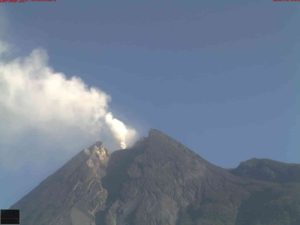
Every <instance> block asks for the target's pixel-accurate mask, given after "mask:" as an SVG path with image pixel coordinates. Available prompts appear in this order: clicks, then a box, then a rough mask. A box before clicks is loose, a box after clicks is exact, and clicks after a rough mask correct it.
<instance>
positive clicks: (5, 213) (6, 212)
mask: <svg viewBox="0 0 300 225" xmlns="http://www.w3.org/2000/svg"><path fill="white" fill-rule="evenodd" d="M1 224H20V211H19V210H18V209H2V210H1Z"/></svg>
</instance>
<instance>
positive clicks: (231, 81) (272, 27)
mask: <svg viewBox="0 0 300 225" xmlns="http://www.w3.org/2000/svg"><path fill="white" fill-rule="evenodd" d="M0 7H1V8H0V14H1V16H0V18H1V21H2V22H1V21H0V27H1V26H2V27H3V28H2V31H0V35H1V36H2V38H3V39H5V40H6V41H7V42H9V43H13V44H14V45H15V47H14V48H13V51H12V52H13V53H11V54H13V55H14V56H27V55H29V54H30V52H31V51H32V50H33V49H36V48H43V49H45V50H46V51H47V53H48V57H49V65H50V66H51V67H52V68H54V69H55V71H58V72H62V73H64V74H66V76H67V77H71V76H73V75H76V76H78V77H80V78H81V79H82V80H83V81H84V82H85V83H86V84H87V85H90V86H94V87H98V88H100V89H101V90H103V91H104V92H105V93H108V94H109V95H110V96H111V97H112V102H111V110H112V112H113V113H114V114H115V115H116V116H117V117H118V118H120V119H121V120H123V121H124V122H125V123H126V124H129V125H130V126H132V127H134V128H135V129H137V130H138V131H139V132H140V134H141V135H146V133H147V131H148V129H149V128H151V127H153V128H157V129H160V130H162V131H163V132H165V133H167V134H169V135H170V136H172V137H174V138H176V139H178V140H179V141H181V142H182V143H183V144H185V145H187V146H188V147H190V148H191V149H192V150H194V151H196V152H198V153H199V154H200V155H201V156H202V157H204V158H206V159H207V160H209V161H211V162H213V163H215V164H218V165H220V166H223V167H235V166H237V165H238V163H239V162H240V161H243V160H246V159H249V158H253V157H257V158H271V159H275V160H281V161H286V162H296V163H300V151H299V144H300V141H299V140H300V138H298V136H299V133H300V120H299V119H300V118H299V113H300V103H299V101H300V99H299V98H300V90H299V85H300V74H299V72H300V71H299V59H300V57H299V56H300V29H299V21H300V8H299V7H300V5H299V3H296V2H287V3H283V2H272V0H261V1H255V0H254V1H240V0H239V1H221V0H220V1H161V0H160V1H110V2H109V3H107V2H103V1H79V0H72V1H71V0H64V1H60V0H57V1H56V2H55V3H23V4H12V3H11V4H9V3H7V4H1V5H0ZM4 20H5V21H4ZM0 76H1V74H0ZM0 95H1V93H0ZM78 104H80V103H78ZM37 135H38V134H34V133H32V134H31V133H28V134H27V135H26V137H25V136H22V139H20V140H19V139H16V143H14V144H15V145H18V146H23V145H24V151H26V150H25V149H28V148H41V147H43V148H44V147H45V146H46V147H45V148H49V149H50V148H58V147H59V146H60V145H56V144H55V143H50V144H49V143H46V144H45V143H44V142H42V141H41V140H43V139H39V144H38V145H36V142H35V141H34V140H35V139H36V136H37ZM67 139H68V142H66V143H70V142H72V140H71V139H72V137H70V136H68V137H67ZM73 143H75V145H74V146H77V145H76V144H77V142H76V141H75V142H73ZM83 143H84V142H78V149H76V151H78V150H80V148H81V147H82V146H81V145H82V144H83ZM90 144H92V143H90ZM11 146H13V145H11ZM74 146H72V148H75V147H74ZM66 159H67V156H66V155H64V156H62V157H61V158H60V160H58V161H57V164H55V163H54V164H53V163H51V164H50V163H49V162H48V163H47V161H44V162H42V164H43V165H44V168H45V170H44V171H40V170H39V171H35V170H33V169H34V167H30V165H29V166H25V167H23V168H22V171H20V170H17V171H14V172H11V171H10V172H9V171H6V170H4V172H0V182H1V185H2V183H3V182H4V180H5V179H7V182H6V184H4V185H3V186H2V187H1V193H0V207H8V206H9V205H10V204H11V203H13V201H15V200H16V199H18V198H19V197H20V196H22V195H23V194H24V193H26V192H27V191H28V190H30V189H31V188H32V187H33V186H35V185H36V184H37V183H38V182H39V181H40V180H41V179H42V177H44V176H45V175H47V173H49V171H53V170H55V169H56V166H57V165H60V163H62V162H63V161H65V160H66ZM33 171H34V172H33ZM9 176H10V178H9ZM28 176H30V179H29V180H28ZM20 177H22V179H20ZM18 179H20V180H18ZM3 199H4V200H3Z"/></svg>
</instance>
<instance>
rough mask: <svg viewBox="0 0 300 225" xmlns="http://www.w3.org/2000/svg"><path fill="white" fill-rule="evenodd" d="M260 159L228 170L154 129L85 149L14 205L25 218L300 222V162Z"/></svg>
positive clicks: (128, 224) (153, 224)
mask: <svg viewBox="0 0 300 225" xmlns="http://www.w3.org/2000/svg"><path fill="white" fill-rule="evenodd" d="M262 164H264V165H265V166H259V165H260V163H259V162H254V163H253V162H250V163H249V162H246V163H244V164H243V163H242V164H241V165H240V166H239V167H238V168H236V169H234V170H231V171H229V170H226V169H223V168H220V167H217V166H215V165H213V164H211V163H209V162H208V161H206V160H204V159H203V158H201V157H200V156H198V155H197V154H195V153H194V152H192V151H190V150H189V149H188V148H186V147H185V146H183V145H182V144H180V143H179V142H177V141H175V140H173V139H172V138H170V137H168V136H167V135H165V134H163V133H161V132H160V131H158V130H151V131H150V132H149V136H148V137H146V138H144V139H142V140H140V141H139V142H137V143H136V144H135V145H134V146H133V147H132V148H130V149H127V150H120V151H116V152H114V153H112V154H111V155H110V156H108V154H107V151H106V150H105V149H104V148H102V145H101V143H98V144H96V145H94V146H92V147H90V148H89V151H87V150H86V151H83V152H81V153H80V154H79V155H77V156H75V157H74V158H73V159H72V160H71V161H70V162H68V163H67V164H66V165H65V166H64V167H63V168H61V169H60V170H59V171H58V172H56V173H55V174H53V175H52V176H50V177H49V178H47V179H46V180H45V181H44V182H43V183H41V184H40V185H39V186H38V187H37V188H36V189H34V190H33V191H32V192H31V193H29V194H28V195H27V196H25V197H24V198H23V199H22V200H20V201H19V202H18V203H17V204H16V205H14V207H17V208H21V211H22V215H23V223H22V224H23V225H33V224H39V225H43V224H44V225H50V224H51V225H52V224H53V225H54V224H58V225H60V224H66V225H69V224H72V225H79V224H80V225H91V224H96V225H259V224H261V225H299V224H300V183H299V180H298V175H299V174H298V173H297V168H298V167H297V165H292V167H293V169H292V172H291V170H290V169H289V168H290V167H289V165H286V164H280V163H279V164H278V163H277V162H273V161H271V162H269V161H267V163H266V162H265V161H263V163H262ZM265 167H267V168H268V169H269V170H271V171H273V172H272V173H269V172H266V170H265V169H264V168H265ZM295 168H296V169H295ZM273 173H274V174H275V175H276V176H274V175H272V174H273ZM270 174H271V175H270ZM297 174H298V175H297ZM286 176H289V178H287V177H286ZM254 178H255V179H254ZM270 181H271V182H270ZM283 181H284V182H283ZM285 181H287V182H285ZM33 212H34V213H33Z"/></svg>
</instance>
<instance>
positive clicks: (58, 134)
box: [0, 42, 137, 167]
mask: <svg viewBox="0 0 300 225" xmlns="http://www.w3.org/2000/svg"><path fill="white" fill-rule="evenodd" d="M5 50H7V48H6V47H5V46H4V45H3V43H2V47H1V42H0V51H2V53H3V52H4V51H5ZM110 100H111V97H110V96H109V95H108V94H106V93H105V92H103V91H101V90H100V89H98V88H95V87H88V86H87V85H86V84H85V83H84V82H83V80H81V79H80V78H79V77H76V76H72V77H70V76H66V75H65V74H63V73H59V72H56V71H54V69H53V68H51V67H50V66H49V65H48V55H47V53H46V51H45V50H42V49H35V50H33V51H32V53H31V54H30V55H28V56H26V57H18V58H14V59H11V60H7V59H4V58H3V57H1V52H0V121H1V122H0V135H1V140H0V167H1V165H2V166H3V165H4V164H5V163H6V164H8V165H10V164H12V162H13V164H14V165H17V164H20V162H21V161H22V160H23V161H24V163H26V162H27V163H36V162H38V161H41V160H46V159H47V158H48V157H51V156H53V155H55V154H60V153H62V152H61V151H64V148H66V149H69V150H68V151H76V150H77V151H78V147H81V145H83V144H93V143H87V142H88V141H96V140H100V141H103V143H104V144H105V145H106V146H115V147H118V146H119V147H118V148H126V147H127V146H128V145H130V144H132V143H133V142H134V141H135V139H136V137H137V132H136V130H135V129H133V128H131V127H128V126H127V125H125V123H123V122H122V121H121V120H119V119H117V118H115V117H114V115H113V113H112V112H110V110H109V102H110ZM36 139H39V140H38V141H37V140H36ZM45 142H49V143H48V144H45ZM30 143H31V144H34V145H37V146H32V145H30ZM56 143H60V144H56ZM62 143H63V144H62ZM77 143H78V147H77V148H76V147H75V145H76V144H77ZM62 145H68V147H64V146H62ZM117 145H118V146H117ZM45 146H46V147H45ZM37 148H39V149H37ZM71 148H75V149H74V150H70V149H71ZM55 149H56V150H55ZM17 158H21V159H20V160H19V161H20V162H17V161H18V159H17ZM21 164H22V163H21ZM23 166H24V165H23Z"/></svg>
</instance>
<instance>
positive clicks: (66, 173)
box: [12, 142, 108, 225]
mask: <svg viewBox="0 0 300 225" xmlns="http://www.w3.org/2000/svg"><path fill="white" fill-rule="evenodd" d="M107 160H108V152H107V150H106V149H105V148H104V147H103V146H102V143H101V142H98V143H96V144H95V145H93V146H91V147H90V148H88V149H85V150H84V151H82V152H80V153H79V154H78V155H76V156H75V157H73V158H72V159H71V160H70V161H69V162H68V163H67V164H66V165H65V166H63V167H62V168H61V169H59V170H58V171H57V172H56V173H54V174H53V175H51V176H49V177H48V178H47V179H46V180H44V181H43V182H42V183H41V184H40V185H39V186H38V187H37V188H35V189H34V190H33V191H31V192H30V193H29V194H28V195H26V196H25V197H24V198H23V199H21V200H20V201H19V202H17V203H16V204H15V205H13V206H12V208H19V209H20V210H21V222H22V225H35V224H38V225H82V224H94V221H95V213H96V212H97V211H98V210H100V209H101V208H104V206H105V201H106V197H107V191H106V190H105V189H104V188H103V187H102V184H101V177H103V176H104V174H105V169H104V168H105V167H106V164H107Z"/></svg>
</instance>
